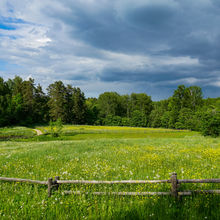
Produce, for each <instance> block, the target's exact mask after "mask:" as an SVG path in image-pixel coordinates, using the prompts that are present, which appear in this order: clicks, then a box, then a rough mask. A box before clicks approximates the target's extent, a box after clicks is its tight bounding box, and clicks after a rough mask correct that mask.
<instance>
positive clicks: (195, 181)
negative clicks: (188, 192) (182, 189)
mask: <svg viewBox="0 0 220 220" xmlns="http://www.w3.org/2000/svg"><path fill="white" fill-rule="evenodd" d="M178 182H179V183H220V179H185V180H178Z"/></svg>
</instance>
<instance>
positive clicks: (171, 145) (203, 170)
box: [0, 125, 220, 219]
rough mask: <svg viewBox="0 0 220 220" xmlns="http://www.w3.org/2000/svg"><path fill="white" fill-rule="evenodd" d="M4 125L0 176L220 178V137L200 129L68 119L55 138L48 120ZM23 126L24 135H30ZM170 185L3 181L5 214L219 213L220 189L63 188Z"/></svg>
mask: <svg viewBox="0 0 220 220" xmlns="http://www.w3.org/2000/svg"><path fill="white" fill-rule="evenodd" d="M37 129H40V130H41V131H43V132H44V133H45V134H47V135H41V136H36V135H35V134H36V132H34V133H33V130H32V129H31V128H24V127H23V128H22V127H19V128H16V127H15V128H13V129H12V128H5V129H1V130H0V135H4V133H5V135H6V134H7V135H9V133H10V135H11V137H13V132H14V133H16V134H17V133H18V132H19V131H21V130H23V133H22V132H21V135H20V136H21V138H18V136H19V135H18V134H17V135H15V138H11V139H10V138H9V139H7V140H1V141H0V176H4V177H17V178H27V179H36V180H47V179H48V178H49V177H55V176H60V179H62V180H68V179H77V180H154V179H155V180H156V179H169V178H170V175H171V173H172V172H177V174H178V178H179V179H206V178H219V177H220V169H219V167H220V138H209V137H203V136H201V135H200V134H198V133H196V132H191V131H185V130H182V131H181V130H171V129H149V128H129V127H101V126H68V125H67V126H64V128H63V132H62V135H61V136H60V137H58V138H52V137H51V136H50V135H49V134H48V133H49V130H50V129H49V127H46V126H45V127H37ZM24 133H25V135H26V137H25V138H24ZM218 188H219V184H182V185H181V190H187V189H218ZM65 189H68V190H70V189H71V190H74V191H76V190H80V191H88V192H93V191H106V192H111V191H120V192H123V191H124V192H126V191H136V192H144V191H153V192H154V191H169V190H170V184H145V185H143V184H135V185H129V184H128V185H122V184H121V185H120V184H119V185H116V186H115V185H111V186H109V185H108V186H106V185H101V186H99V185H96V186H91V185H80V184H79V185H74V186H73V185H71V186H70V185H61V186H60V188H59V190H58V191H55V192H53V194H52V196H51V197H50V198H48V197H47V188H46V187H45V186H40V185H31V184H25V183H6V182H0V194H1V196H0V219H54V218H56V219H219V218H220V212H219V204H220V196H218V195H204V194H203V195H193V196H188V197H182V199H181V200H179V201H176V200H175V199H174V198H172V197H169V196H148V197H144V196H135V197H129V196H127V197H120V196H94V195H91V194H89V195H81V196H76V195H63V194H62V191H64V190H65Z"/></svg>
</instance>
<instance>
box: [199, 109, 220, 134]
mask: <svg viewBox="0 0 220 220" xmlns="http://www.w3.org/2000/svg"><path fill="white" fill-rule="evenodd" d="M202 121H203V123H202V128H203V129H202V134H203V135H205V136H207V135H210V136H212V137H218V136H220V111H217V110H216V109H212V110H208V111H207V112H205V113H204V115H203V120H202Z"/></svg>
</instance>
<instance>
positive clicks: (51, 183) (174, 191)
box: [0, 173, 220, 198]
mask: <svg viewBox="0 0 220 220" xmlns="http://www.w3.org/2000/svg"><path fill="white" fill-rule="evenodd" d="M0 181H7V182H26V183H31V184H41V185H47V187H48V197H51V195H52V190H53V189H56V190H58V188H59V185H61V184H110V185H111V184H157V183H158V184H159V183H171V191H170V192H81V191H64V192H63V194H74V195H81V194H92V195H118V196H149V195H171V196H173V197H175V198H178V197H179V196H188V195H192V194H198V193H206V194H220V190H219V189H216V190H189V191H179V190H178V189H179V186H180V184H181V183H220V179H185V180H184V179H177V174H176V173H172V175H171V177H170V179H168V180H120V181H119V180H116V181H97V180H91V181H89V180H60V178H59V177H58V176H56V177H55V178H54V180H53V178H49V179H48V181H39V180H29V179H17V178H6V177H0Z"/></svg>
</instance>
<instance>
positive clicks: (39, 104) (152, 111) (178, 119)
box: [0, 76, 220, 136]
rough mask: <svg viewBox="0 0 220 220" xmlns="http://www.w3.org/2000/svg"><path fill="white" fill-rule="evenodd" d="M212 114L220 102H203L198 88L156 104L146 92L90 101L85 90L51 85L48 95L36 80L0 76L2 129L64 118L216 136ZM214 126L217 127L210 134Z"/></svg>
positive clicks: (179, 91)
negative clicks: (186, 130) (180, 130)
mask: <svg viewBox="0 0 220 220" xmlns="http://www.w3.org/2000/svg"><path fill="white" fill-rule="evenodd" d="M212 109H216V111H220V97H219V98H208V99H203V95H202V90H201V88H200V87H198V86H190V87H186V86H184V85H180V86H178V88H177V89H176V90H175V91H174V93H173V95H172V97H170V98H168V99H166V100H161V101H157V102H153V101H152V100H151V97H150V96H148V95H147V94H145V93H132V94H131V95H120V94H118V93H116V92H104V93H102V94H100V95H99V97H98V98H85V95H84V93H83V92H82V91H81V89H80V88H76V87H73V86H71V85H64V83H63V82H62V81H55V82H54V83H52V84H50V85H49V86H48V88H47V94H45V93H44V92H43V90H42V87H41V86H40V85H37V86H35V83H34V80H33V79H31V78H30V79H28V80H23V79H22V78H20V77H18V76H16V77H15V78H14V79H9V80H8V81H4V80H3V78H1V77H0V126H8V125H9V126H11V125H33V124H41V123H49V121H50V120H52V121H56V120H57V119H58V118H61V120H62V122H63V123H68V124H78V125H82V124H90V125H111V126H114V125H117V126H135V127H136V126H137V127H147V126H148V127H155V128H158V127H163V128H174V129H189V130H195V131H201V132H202V133H203V134H205V135H212V136H216V135H219V134H218V127H219V125H218V124H216V125H215V122H214V121H216V120H217V123H218V119H216V116H215V115H214V114H211V113H210V114H209V113H207V112H209V111H211V110H212ZM206 115H209V116H206ZM203 116H204V117H203ZM210 117H213V122H211V121H212V119H211V118H210ZM206 118H207V119H206ZM203 120H205V121H203ZM206 120H208V121H209V122H210V125H207V123H208V122H207V123H206ZM210 126H214V127H216V128H214V127H213V131H210V130H212V129H211V128H208V127H210ZM214 130H215V131H214ZM212 133H214V134H212Z"/></svg>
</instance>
